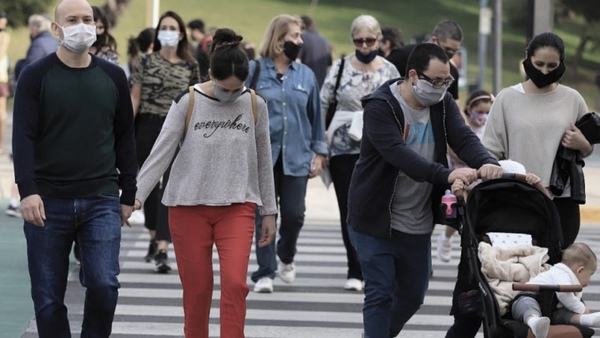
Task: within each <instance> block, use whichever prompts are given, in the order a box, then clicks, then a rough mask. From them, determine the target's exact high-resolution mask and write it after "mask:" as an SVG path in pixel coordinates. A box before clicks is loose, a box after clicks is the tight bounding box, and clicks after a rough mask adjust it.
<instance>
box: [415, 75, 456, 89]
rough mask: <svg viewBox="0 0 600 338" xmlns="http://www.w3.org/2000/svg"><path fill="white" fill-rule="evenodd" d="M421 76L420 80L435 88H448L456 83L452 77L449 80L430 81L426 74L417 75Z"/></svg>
mask: <svg viewBox="0 0 600 338" xmlns="http://www.w3.org/2000/svg"><path fill="white" fill-rule="evenodd" d="M417 74H418V75H419V79H421V80H425V81H427V83H429V84H430V85H431V86H432V87H433V88H442V87H445V88H448V87H450V86H451V85H452V84H453V83H454V78H453V77H452V76H450V77H449V78H447V79H435V80H433V79H430V78H428V77H427V76H426V75H425V74H422V73H417Z"/></svg>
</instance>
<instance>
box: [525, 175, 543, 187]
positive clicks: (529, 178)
mask: <svg viewBox="0 0 600 338" xmlns="http://www.w3.org/2000/svg"><path fill="white" fill-rule="evenodd" d="M525 181H526V182H527V183H529V184H531V185H534V184H538V183H540V181H541V179H540V178H539V177H538V176H537V175H535V174H531V173H528V174H526V175H525Z"/></svg>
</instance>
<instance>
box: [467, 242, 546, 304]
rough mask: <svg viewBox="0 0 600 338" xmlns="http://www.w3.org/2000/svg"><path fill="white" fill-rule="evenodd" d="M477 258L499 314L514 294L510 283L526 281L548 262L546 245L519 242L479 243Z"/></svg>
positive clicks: (544, 267) (540, 270) (543, 268)
mask: <svg viewBox="0 0 600 338" xmlns="http://www.w3.org/2000/svg"><path fill="white" fill-rule="evenodd" d="M478 256H479V261H480V262H481V272H483V274H484V276H485V278H486V280H487V282H488V284H489V285H490V288H491V289H492V291H493V292H494V295H495V296H496V299H497V300H498V305H499V307H500V315H504V314H506V312H507V311H508V305H509V304H510V301H511V300H512V299H513V298H514V297H515V296H516V295H517V293H518V291H513V289H512V283H513V282H518V283H526V282H528V281H529V279H531V278H532V277H535V276H537V274H539V273H540V272H543V271H546V270H548V269H549V268H550V265H547V264H545V263H546V262H547V261H548V248H541V247H538V246H526V245H519V246H514V247H511V248H507V249H502V248H497V247H492V246H491V245H489V244H488V243H485V242H480V243H479V254H478Z"/></svg>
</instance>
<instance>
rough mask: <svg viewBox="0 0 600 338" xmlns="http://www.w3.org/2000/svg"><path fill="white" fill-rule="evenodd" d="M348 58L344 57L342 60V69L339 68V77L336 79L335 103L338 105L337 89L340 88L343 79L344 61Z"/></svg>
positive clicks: (334, 89) (334, 88)
mask: <svg viewBox="0 0 600 338" xmlns="http://www.w3.org/2000/svg"><path fill="white" fill-rule="evenodd" d="M345 61H346V58H342V59H341V61H340V69H338V73H337V79H335V87H333V103H334V104H336V105H337V90H338V88H340V81H341V80H342V73H343V72H344V62H345Z"/></svg>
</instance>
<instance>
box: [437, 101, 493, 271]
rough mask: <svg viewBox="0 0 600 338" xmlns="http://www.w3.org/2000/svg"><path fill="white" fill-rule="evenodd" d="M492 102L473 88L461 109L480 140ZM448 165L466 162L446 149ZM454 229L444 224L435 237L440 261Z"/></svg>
mask: <svg viewBox="0 0 600 338" xmlns="http://www.w3.org/2000/svg"><path fill="white" fill-rule="evenodd" d="M492 102H494V96H493V95H492V94H490V93H488V92H487V91H485V90H475V91H473V92H471V94H469V97H468V98H467V103H466V105H465V108H464V110H463V114H464V116H463V117H464V118H465V122H466V123H467V125H468V126H469V127H470V128H471V130H473V132H474V133H475V135H477V137H479V139H480V140H481V139H482V138H483V133H484V132H485V123H486V121H487V117H488V114H489V111H490V108H491V107H492ZM448 167H449V168H450V169H456V168H462V167H466V164H465V163H464V162H463V161H461V160H460V159H458V157H456V154H454V152H452V150H451V149H448ZM455 232H456V229H454V228H453V227H450V226H446V229H445V230H444V232H442V233H441V234H440V235H439V237H438V239H437V257H438V259H439V260H441V261H442V262H449V261H450V258H451V254H452V235H454V233H455Z"/></svg>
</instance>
